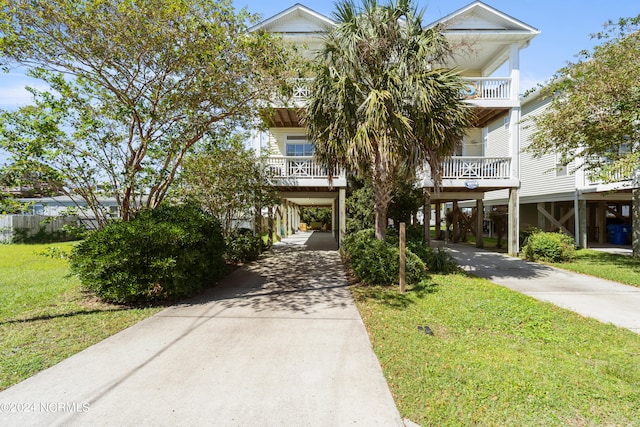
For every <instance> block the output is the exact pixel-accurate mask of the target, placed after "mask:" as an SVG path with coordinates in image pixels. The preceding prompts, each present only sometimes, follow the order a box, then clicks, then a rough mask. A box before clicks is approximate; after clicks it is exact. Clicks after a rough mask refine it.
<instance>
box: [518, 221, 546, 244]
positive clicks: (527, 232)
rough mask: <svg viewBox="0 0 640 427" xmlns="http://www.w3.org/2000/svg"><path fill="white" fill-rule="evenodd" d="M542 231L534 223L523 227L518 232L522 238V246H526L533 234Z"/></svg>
mask: <svg viewBox="0 0 640 427" xmlns="http://www.w3.org/2000/svg"><path fill="white" fill-rule="evenodd" d="M540 232H542V230H541V229H539V228H538V227H534V226H533V225H529V226H527V227H525V228H523V229H522V230H520V232H519V233H518V237H519V239H520V245H521V246H522V247H524V246H525V245H526V244H527V242H528V241H529V237H530V236H531V235H532V234H536V233H540Z"/></svg>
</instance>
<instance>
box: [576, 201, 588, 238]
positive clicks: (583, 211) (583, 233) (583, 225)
mask: <svg viewBox="0 0 640 427" xmlns="http://www.w3.org/2000/svg"><path fill="white" fill-rule="evenodd" d="M578 206H579V210H578V220H579V223H580V226H579V233H578V235H579V236H580V247H581V248H583V249H587V248H588V247H589V237H588V236H587V201H586V200H580V201H579V202H578Z"/></svg>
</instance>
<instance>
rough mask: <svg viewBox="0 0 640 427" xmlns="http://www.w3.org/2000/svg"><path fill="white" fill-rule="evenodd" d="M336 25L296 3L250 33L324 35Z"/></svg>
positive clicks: (255, 27) (256, 26) (259, 24)
mask: <svg viewBox="0 0 640 427" xmlns="http://www.w3.org/2000/svg"><path fill="white" fill-rule="evenodd" d="M333 25H335V22H334V21H333V20H332V19H330V18H328V17H326V16H325V15H323V14H321V13H318V12H316V11H315V10H312V9H309V8H308V7H306V6H304V5H302V4H300V3H296V4H294V5H293V6H291V7H290V8H288V9H286V10H283V11H282V12H280V13H278V14H277V15H274V16H272V17H271V18H268V19H265V20H264V21H262V22H260V23H258V24H256V25H254V26H253V27H251V28H249V31H258V30H263V31H268V32H270V33H283V34H304V33H306V34H309V33H324V32H326V31H327V30H329V28H331V27H332V26H333Z"/></svg>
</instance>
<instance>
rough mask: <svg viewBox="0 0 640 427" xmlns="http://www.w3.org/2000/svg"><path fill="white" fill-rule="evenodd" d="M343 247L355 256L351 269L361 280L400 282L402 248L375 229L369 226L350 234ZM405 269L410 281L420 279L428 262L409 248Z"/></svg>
mask: <svg viewBox="0 0 640 427" xmlns="http://www.w3.org/2000/svg"><path fill="white" fill-rule="evenodd" d="M342 250H343V253H344V254H345V255H346V257H347V258H348V259H350V260H351V269H352V270H353V272H354V273H355V275H356V277H357V278H358V280H361V281H363V282H365V283H367V284H370V285H382V286H389V285H393V284H396V283H398V280H399V277H400V249H399V248H398V246H397V245H393V244H390V243H388V242H383V241H380V240H377V239H376V238H375V236H374V231H373V230H371V229H366V230H361V231H358V232H356V233H353V234H350V235H348V236H347V237H346V238H345V241H344V242H343V245H342ZM405 272H406V279H407V283H408V284H414V283H419V282H420V281H421V280H422V279H424V278H425V277H426V272H427V268H426V266H425V264H424V262H423V261H422V260H421V259H420V257H418V256H417V255H416V254H414V253H413V252H411V250H409V249H407V251H406V264H405Z"/></svg>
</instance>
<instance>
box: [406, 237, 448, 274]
mask: <svg viewBox="0 0 640 427" xmlns="http://www.w3.org/2000/svg"><path fill="white" fill-rule="evenodd" d="M407 247H408V248H409V249H411V252H413V253H415V254H416V255H417V256H418V257H420V259H421V260H422V262H424V264H425V266H426V267H427V269H428V270H429V271H430V272H432V273H443V274H449V273H453V272H455V271H457V270H458V264H457V263H456V261H455V260H454V259H453V257H452V256H451V255H450V254H449V253H448V252H447V251H444V250H442V249H438V251H437V252H436V251H434V250H433V249H431V248H430V247H429V246H425V245H424V244H423V243H416V242H409V243H408V244H407Z"/></svg>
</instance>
